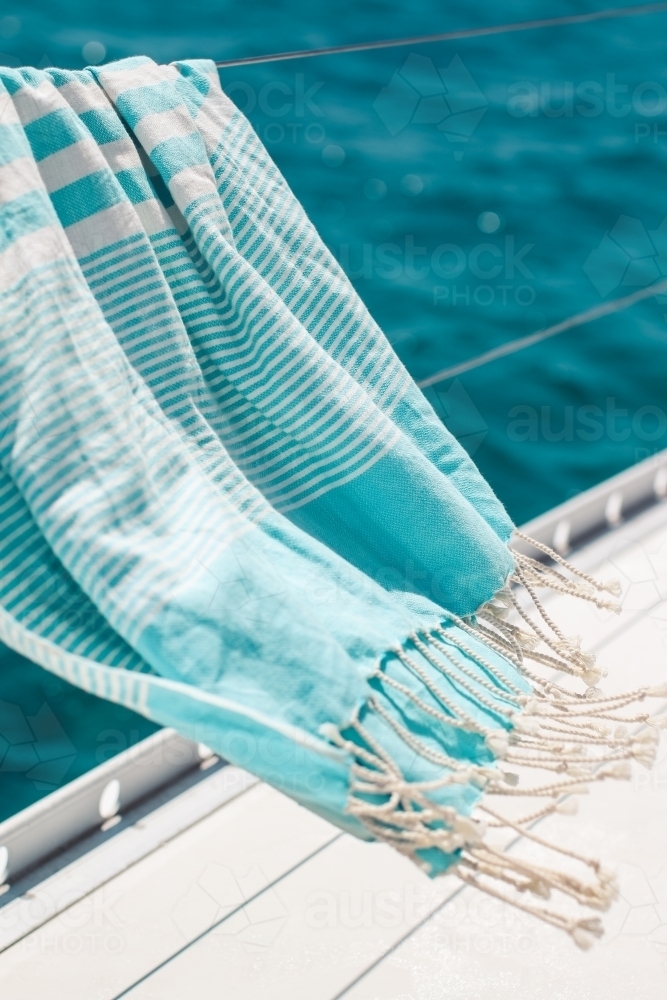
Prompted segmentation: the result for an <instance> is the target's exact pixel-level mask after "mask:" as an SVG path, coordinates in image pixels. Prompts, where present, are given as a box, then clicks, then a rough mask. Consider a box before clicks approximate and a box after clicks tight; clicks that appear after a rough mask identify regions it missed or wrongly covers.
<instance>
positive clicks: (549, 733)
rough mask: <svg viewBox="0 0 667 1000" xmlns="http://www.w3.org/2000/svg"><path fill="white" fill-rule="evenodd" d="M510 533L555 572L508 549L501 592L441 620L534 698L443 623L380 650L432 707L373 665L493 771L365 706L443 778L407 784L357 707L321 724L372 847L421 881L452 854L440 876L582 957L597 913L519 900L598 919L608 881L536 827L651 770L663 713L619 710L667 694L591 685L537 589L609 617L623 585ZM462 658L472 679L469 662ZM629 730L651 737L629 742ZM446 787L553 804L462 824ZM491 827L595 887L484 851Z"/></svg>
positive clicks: (485, 808)
mask: <svg viewBox="0 0 667 1000" xmlns="http://www.w3.org/2000/svg"><path fill="white" fill-rule="evenodd" d="M518 534H519V536H520V537H521V538H523V539H524V540H525V541H528V542H530V544H531V545H534V547H535V548H536V549H537V550H538V551H540V552H542V553H543V554H544V555H547V556H548V557H549V558H550V559H552V561H553V563H554V564H555V565H554V566H548V565H545V564H543V563H539V562H537V561H536V560H534V559H531V558H530V557H528V556H524V555H522V554H521V553H516V552H515V553H514V557H515V570H514V573H513V574H512V577H511V580H510V583H509V584H508V586H506V587H505V588H503V589H502V590H501V591H500V592H499V593H498V594H496V595H495V596H494V597H493V598H492V599H491V600H490V601H489V602H488V603H487V604H485V605H484V606H483V607H482V608H480V609H479V611H478V612H477V613H476V614H475V615H472V616H470V617H468V618H460V617H458V616H456V615H453V614H452V615H448V620H449V621H451V622H452V623H453V624H455V625H457V626H459V628H460V629H461V630H462V631H463V632H465V633H467V634H468V635H470V636H471V637H473V638H475V639H477V640H479V641H481V642H483V643H484V644H486V645H487V646H488V647H490V648H492V649H494V650H495V651H496V652H497V653H500V654H501V655H502V656H503V657H505V658H506V659H507V660H509V661H510V662H511V663H512V664H514V666H515V667H516V668H517V670H518V671H519V672H520V673H521V674H522V675H523V676H524V677H525V678H526V680H528V681H529V683H530V685H531V688H532V690H531V691H530V693H528V694H526V693H525V691H524V690H523V689H522V688H520V687H518V686H517V685H516V684H514V683H513V682H512V681H511V680H509V679H508V678H507V677H506V676H505V675H504V674H503V672H502V671H501V670H500V669H499V668H498V667H497V666H495V665H494V664H493V663H491V662H490V661H489V660H488V659H486V657H484V656H483V655H481V654H480V653H478V652H477V651H476V650H475V649H474V648H473V646H472V645H469V644H468V643H467V642H465V641H463V640H462V639H461V638H460V637H459V635H454V634H452V632H451V630H450V629H447V628H446V627H439V628H435V629H432V630H431V631H430V632H425V631H419V632H414V633H412V634H411V635H410V636H408V640H407V642H406V643H405V644H403V645H400V646H399V645H397V646H394V647H392V648H391V649H390V650H389V655H391V654H393V655H394V656H395V657H396V658H397V659H398V660H399V661H400V663H401V664H402V665H403V667H405V668H406V669H407V671H408V672H409V673H410V674H412V675H413V676H414V677H415V678H416V679H417V680H418V681H420V682H421V683H422V684H423V685H424V687H425V688H426V689H427V690H428V692H429V693H430V695H431V696H432V697H433V699H435V701H436V702H437V703H438V705H439V706H440V707H439V708H436V707H434V705H433V704H432V703H431V702H427V701H425V700H424V699H423V698H420V697H419V695H418V694H416V693H415V691H414V690H413V689H412V688H411V687H409V686H408V685H406V684H403V683H401V681H399V680H397V679H396V677H394V676H390V674H389V673H388V672H387V669H386V664H384V665H382V664H379V665H378V666H377V667H376V669H375V671H374V673H373V674H372V677H373V678H374V680H375V681H377V682H378V684H379V686H380V687H387V688H391V689H393V690H395V691H399V692H400V693H401V694H402V695H403V696H404V697H405V698H407V699H408V700H409V701H411V702H412V703H413V704H414V705H416V706H417V707H418V708H419V709H420V710H421V711H423V712H424V713H426V714H427V715H429V716H430V717H431V718H434V719H435V720H436V721H440V722H442V723H444V724H446V725H447V726H450V727H454V728H458V729H461V730H465V731H467V732H471V733H476V734H478V735H479V736H480V737H482V738H483V740H484V743H485V744H486V746H487V747H488V749H489V750H490V751H491V753H492V754H493V756H494V757H495V758H496V762H495V763H494V764H493V765H492V766H484V765H477V764H471V763H469V762H466V761H463V760H459V759H457V758H454V757H451V756H449V755H448V754H446V753H444V752H441V751H439V750H434V749H433V747H432V746H429V745H427V744H426V743H425V742H424V741H423V740H422V739H420V738H419V737H418V736H416V735H415V734H414V733H412V732H410V731H409V730H408V729H406V728H405V726H404V725H402V723H401V722H400V721H399V720H398V719H397V718H396V717H395V716H394V715H393V714H392V713H391V712H390V711H389V710H388V709H387V708H386V707H384V705H383V704H381V702H380V701H379V700H378V698H377V697H375V696H374V695H370V696H369V697H368V699H367V701H366V704H365V706H364V708H365V711H367V712H371V713H376V714H377V715H379V716H380V717H381V718H382V719H383V720H384V721H385V722H386V723H387V724H388V725H389V726H390V727H391V728H392V729H393V730H394V732H395V733H396V734H397V735H398V736H399V738H400V739H401V740H402V741H403V742H404V743H405V744H406V745H407V746H409V747H410V748H411V749H412V750H413V751H414V752H415V753H416V754H418V755H419V756H421V757H422V758H424V759H426V760H428V761H430V762H431V763H433V764H435V765H436V766H438V767H440V768H442V773H441V774H440V775H439V776H438V777H437V778H435V779H432V780H429V781H409V780H407V779H406V778H405V777H404V775H403V774H402V773H401V770H400V768H399V766H398V765H397V763H396V762H395V761H394V760H393V759H392V758H391V757H390V755H389V754H388V753H387V751H386V750H385V749H384V748H383V747H382V746H381V745H380V744H379V743H378V741H377V740H376V739H375V738H374V737H373V736H372V735H371V733H370V732H369V730H368V728H367V726H366V725H364V723H363V722H362V721H361V718H360V711H357V712H356V713H355V714H354V716H353V718H352V719H351V720H350V721H349V722H348V723H347V725H346V726H345V727H343V728H342V730H341V728H340V727H338V726H336V725H334V724H327V725H325V726H322V728H321V732H322V734H323V735H324V736H325V737H326V738H328V739H329V740H330V741H331V742H333V743H335V744H336V745H337V746H339V747H341V748H342V749H344V750H346V751H347V752H348V753H349V754H350V755H351V756H352V758H353V760H354V763H353V764H352V768H351V779H350V794H349V799H348V803H347V810H348V812H349V813H350V814H351V815H353V816H355V817H356V818H357V819H359V820H360V822H361V823H362V824H363V825H364V826H365V827H366V829H367V830H368V831H369V833H370V834H371V835H372V836H373V837H374V838H376V839H377V840H382V841H384V842H386V843H389V844H391V845H392V846H393V847H394V848H395V849H396V850H398V851H400V852H401V853H402V854H405V855H407V856H409V857H410V858H411V859H412V860H413V861H414V862H416V863H417V864H418V865H419V866H420V867H421V868H422V869H424V870H425V871H427V872H428V871H430V865H429V863H428V862H427V861H425V860H424V858H423V857H420V855H419V854H418V853H417V852H422V851H425V850H428V849H429V848H439V849H440V850H441V851H442V852H443V853H445V854H448V855H453V856H454V860H453V864H452V865H451V866H450V867H449V868H447V869H445V871H446V872H453V873H455V874H456V875H457V876H458V877H459V878H460V879H462V880H463V881H464V882H466V883H467V884H469V885H472V886H475V887H476V888H478V889H481V890H482V891H483V892H486V893H487V894H489V895H491V896H494V897H496V898H498V899H500V900H502V901H503V902H506V903H511V904H512V905H514V906H516V907H518V908H519V909H521V910H524V911H525V912H527V913H530V914H532V915H533V916H536V917H538V918H540V919H541V920H544V921H546V922H547V923H549V924H551V925H552V926H554V927H558V928H560V929H562V930H564V931H566V932H567V933H568V934H569V935H570V936H571V937H572V939H573V941H574V942H575V944H577V946H578V947H580V948H583V949H587V948H589V947H590V946H591V945H592V944H593V943H594V941H595V939H596V938H598V937H600V936H601V935H602V933H603V928H602V924H601V922H600V920H599V918H598V917H589V916H585V917H580V918H575V917H570V916H568V915H566V914H565V913H561V912H558V911H557V910H552V909H550V908H546V907H543V906H539V905H534V904H533V903H531V902H527V901H526V900H525V899H524V898H523V897H524V895H525V894H528V895H532V896H535V897H537V898H539V899H542V900H547V899H549V898H550V896H551V893H552V892H553V891H556V892H560V893H562V894H564V895H566V896H569V897H571V898H572V899H574V900H575V901H576V902H577V903H578V904H580V905H582V906H585V907H588V908H591V909H594V910H606V909H608V907H609V906H610V904H611V902H612V901H613V900H614V899H615V898H616V895H617V889H616V884H615V880H614V876H613V874H611V873H610V872H608V871H606V870H605V869H604V868H603V867H602V865H601V864H600V862H599V861H597V860H596V859H591V858H587V857H584V856H583V855H580V854H578V853H576V852H574V851H570V850H569V849H567V848H563V847H561V846H560V845H557V844H554V843H551V842H549V841H547V840H544V839H543V838H541V837H539V836H538V835H537V834H536V833H534V832H533V831H532V829H531V826H532V825H533V824H534V823H536V822H537V821H538V820H540V819H542V818H544V817H545V816H548V815H551V814H554V813H562V814H570V815H571V814H573V813H574V812H576V800H574V799H572V798H571V796H572V795H574V794H585V793H586V792H587V791H588V790H589V785H590V784H591V783H592V782H596V781H602V780H604V779H606V778H616V779H620V780H623V779H625V780H627V779H629V778H630V777H631V767H630V762H631V761H632V760H635V761H637V762H638V763H640V764H642V765H644V766H645V767H647V768H649V767H651V766H652V764H653V762H654V759H655V753H656V749H657V744H658V740H659V733H658V730H659V729H664V728H667V716H656V715H653V714H651V713H649V712H648V711H641V712H636V711H635V712H634V714H632V715H630V716H628V715H625V714H619V712H622V710H623V709H626V708H627V707H628V706H630V705H635V704H638V705H643V703H644V702H645V700H646V699H648V698H667V685H660V686H658V687H641V688H637V689H636V690H634V691H629V692H626V693H623V694H617V695H604V694H603V693H602V692H601V691H600V690H599V689H598V687H597V683H598V681H599V679H600V677H601V676H602V671H601V670H600V668H599V667H598V666H597V665H596V662H595V656H594V654H593V653H590V652H587V651H585V650H583V649H582V644H581V639H579V638H578V637H576V638H571V637H567V636H565V635H564V634H563V633H562V632H561V631H560V629H559V628H558V626H557V625H556V623H555V622H554V621H552V619H551V617H550V616H549V615H548V613H547V611H546V609H545V608H544V606H543V604H542V603H541V601H540V600H539V597H538V596H537V593H536V588H545V587H546V588H548V589H550V590H552V591H555V592H556V593H559V594H566V595H568V596H572V597H579V598H582V599H584V600H588V601H591V602H592V603H594V604H595V605H596V606H597V607H600V608H607V609H610V610H614V611H617V612H618V611H620V605H619V604H618V601H617V600H615V598H616V597H618V596H619V595H620V587H619V585H618V584H617V583H616V582H615V581H606V582H603V583H600V582H598V581H597V580H595V579H594V578H593V577H592V576H589V575H588V574H586V573H583V572H581V571H580V570H578V569H577V568H576V567H574V566H572V564H570V563H569V562H567V561H566V560H565V559H563V557H562V556H560V555H559V554H558V553H556V552H552V551H551V550H550V549H549V548H548V547H547V546H545V545H543V544H542V543H540V542H536V541H533V540H532V539H529V538H528V536H526V535H524V534H523V533H522V532H518ZM563 570H564V571H566V572H567V573H569V574H570V576H566V575H565V573H564V572H562V571H563ZM571 577H574V579H571ZM511 584H514V585H515V586H522V587H523V588H524V589H525V591H526V592H527V593H528V594H529V596H530V598H531V600H532V602H533V604H534V607H535V608H536V609H537V612H538V614H539V616H540V618H541V622H540V623H539V624H538V623H536V622H534V621H533V620H532V618H531V617H530V616H529V615H528V613H527V612H526V611H525V609H524V608H523V606H522V605H521V604H520V603H519V601H518V598H517V595H516V593H515V590H514V589H513V588H512V586H511ZM604 594H610V595H612V596H611V597H605V596H604ZM512 612H516V614H517V615H518V616H519V618H520V619H521V622H522V624H521V626H517V625H516V624H515V623H514V622H512V621H509V620H508V617H509V615H510V614H511V613H512ZM524 626H525V627H524ZM411 647H412V648H414V649H415V650H417V651H418V652H419V654H421V656H422V657H423V658H424V659H425V660H426V661H427V662H428V663H429V664H430V665H431V666H432V667H434V668H435V670H436V671H437V673H439V674H441V675H442V677H443V678H446V681H447V682H448V687H449V689H450V690H451V688H452V687H453V688H455V689H458V690H459V691H461V693H463V694H464V695H467V696H470V697H472V698H473V699H474V700H475V701H476V702H477V703H478V704H479V705H480V706H482V707H483V708H484V709H485V710H486V711H487V712H488V713H491V714H492V715H493V716H495V717H496V718H497V720H498V726H497V727H496V728H492V727H489V726H486V725H484V724H483V723H481V722H479V721H478V720H477V719H475V718H473V716H472V715H470V714H469V713H468V712H466V711H465V710H464V709H463V708H462V707H461V706H460V704H459V703H458V702H457V701H456V700H454V699H453V698H452V697H451V696H450V695H448V694H447V693H446V691H445V690H443V687H441V686H440V684H438V683H436V682H435V681H434V680H433V679H432V677H431V676H430V675H429V673H427V671H426V670H424V669H423V667H421V666H420V664H419V663H418V662H417V660H416V659H415V656H414V654H412V655H411V652H410V649H411ZM545 647H546V649H545ZM461 654H463V656H462V655H461ZM470 661H472V663H473V664H476V666H477V667H478V668H479V669H475V668H474V667H473V666H471V663H470ZM526 661H532V662H533V663H534V664H538V665H539V666H541V667H548V668H551V669H557V670H560V671H562V672H564V673H567V674H570V675H571V676H573V677H576V678H580V679H581V680H583V682H584V684H586V685H587V687H586V690H585V691H584V692H583V693H578V692H574V691H570V690H568V689H567V688H565V687H563V686H561V685H559V684H557V683H555V682H553V681H550V680H547V679H545V678H544V677H542V676H540V674H538V673H536V672H535V670H533V669H531V668H529V667H528V666H527V662H526ZM629 725H632V726H635V725H643V726H646V727H647V728H645V729H643V730H641V731H640V732H631V731H630V730H629V729H628V726H629ZM346 731H353V733H354V734H355V736H356V738H355V739H350V738H347V737H346V736H345V735H344V732H346ZM350 735H352V732H350ZM498 761H502V763H503V765H505V764H508V765H515V766H517V767H519V768H522V769H523V768H535V769H538V770H540V771H543V772H544V771H547V772H549V771H550V772H553V773H554V780H553V781H550V782H547V783H541V784H537V785H534V786H532V787H526V788H523V787H522V788H518V787H517V785H518V784H519V781H520V779H519V775H518V774H516V773H514V772H512V771H505V770H504V769H503V768H502V767H499V766H498ZM453 784H472V785H473V786H475V787H477V788H479V789H480V790H482V791H484V792H485V793H486V794H487V795H494V796H505V797H516V796H521V797H525V798H529V799H534V798H546V799H548V801H547V802H546V803H545V804H544V805H542V806H540V807H538V808H534V809H533V811H532V812H530V813H528V814H527V815H525V816H523V817H521V818H520V819H519V820H514V821H513V820H510V819H508V818H507V817H504V816H502V815H501V814H499V813H497V812H496V811H495V810H494V809H492V808H491V807H490V806H489V805H488V803H487V800H486V798H485V799H484V800H483V801H482V802H481V803H480V804H479V805H478V806H477V807H476V809H477V810H479V811H480V812H481V813H482V814H484V817H485V820H484V821H481V820H480V819H478V818H472V817H470V816H465V815H462V814H461V813H459V812H458V811H457V810H456V809H455V808H453V807H452V806H441V805H438V804H437V803H436V802H435V801H434V800H433V798H432V797H431V796H430V795H429V793H432V792H434V791H436V790H437V789H439V788H442V787H444V786H446V785H453ZM490 829H506V830H512V831H514V832H515V833H518V834H520V835H521V836H523V837H526V838H528V839H529V840H532V841H534V842H536V843H538V844H540V845H541V846H543V847H546V848H549V849H550V850H551V851H554V852H555V853H560V854H561V855H565V856H567V857H569V858H570V859H572V860H575V861H576V862H577V863H579V864H580V865H583V866H584V867H586V868H588V869H589V871H590V873H591V875H592V877H588V878H587V879H583V878H578V877H575V876H573V875H571V874H569V873H565V872H563V871H560V870H558V869H552V868H547V867H543V866H541V865H537V864H534V863H532V862H528V861H525V860H523V859H521V858H518V857H514V856H513V855H510V854H507V853H505V852H503V851H500V850H498V849H497V848H495V847H493V846H492V845H491V844H490V843H489V841H488V838H487V833H488V831H489V830H490Z"/></svg>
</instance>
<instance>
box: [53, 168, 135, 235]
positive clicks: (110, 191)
mask: <svg viewBox="0 0 667 1000" xmlns="http://www.w3.org/2000/svg"><path fill="white" fill-rule="evenodd" d="M124 200H125V195H124V192H123V189H122V188H121V187H120V185H119V184H118V183H116V179H115V178H114V176H113V174H111V173H110V172H109V170H98V171H97V172H96V173H94V174H88V175H87V176H86V177H81V179H80V180H78V181H74V182H73V183H72V184H66V185H65V187H61V188H59V189H58V190H57V191H52V192H51V201H52V202H53V207H54V208H55V210H56V212H57V213H58V218H59V219H60V221H61V223H62V225H63V226H65V227H67V226H73V225H74V224H75V223H76V222H81V221H82V220H83V219H88V218H89V217H90V216H91V215H95V214H96V213H97V212H102V211H103V210H104V209H105V208H111V207H112V206H113V205H117V204H118V203H119V202H121V201H124Z"/></svg>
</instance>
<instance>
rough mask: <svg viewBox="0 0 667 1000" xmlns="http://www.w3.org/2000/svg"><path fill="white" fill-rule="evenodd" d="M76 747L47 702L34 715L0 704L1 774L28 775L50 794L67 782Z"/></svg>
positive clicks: (15, 706) (13, 706)
mask: <svg viewBox="0 0 667 1000" xmlns="http://www.w3.org/2000/svg"><path fill="white" fill-rule="evenodd" d="M75 757H76V748H75V747H74V745H73V744H72V742H71V740H70V739H69V737H68V736H67V733H66V732H65V730H64V729H63V727H62V726H61V724H60V722H59V721H58V719H57V718H56V716H55V715H54V714H53V711H52V710H51V709H50V708H49V706H48V705H47V704H46V702H44V704H43V705H42V707H41V708H40V709H39V711H38V712H36V713H35V715H28V716H26V715H24V714H23V711H22V710H21V709H20V708H19V706H18V705H12V704H11V703H10V702H6V701H0V773H3V774H10V773H14V774H17V773H19V774H25V776H26V778H28V779H29V780H30V781H32V782H33V784H34V786H35V788H37V789H38V790H39V791H44V792H50V791H52V790H53V789H54V788H57V787H58V785H60V784H61V782H62V781H63V780H64V778H65V775H66V774H67V771H68V770H69V768H70V766H71V764H72V761H73V760H74V758H75Z"/></svg>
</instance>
